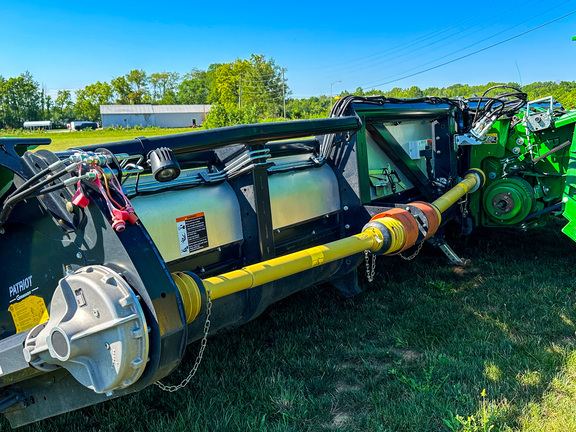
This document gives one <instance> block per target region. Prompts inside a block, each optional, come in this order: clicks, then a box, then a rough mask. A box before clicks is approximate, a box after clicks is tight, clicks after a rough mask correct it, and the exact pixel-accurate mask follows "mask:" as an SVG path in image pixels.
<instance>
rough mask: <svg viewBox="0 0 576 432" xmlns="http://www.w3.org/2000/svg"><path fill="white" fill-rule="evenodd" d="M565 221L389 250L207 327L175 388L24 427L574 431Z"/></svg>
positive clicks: (574, 361)
mask: <svg viewBox="0 0 576 432" xmlns="http://www.w3.org/2000/svg"><path fill="white" fill-rule="evenodd" d="M560 227H561V224H560V223H558V222H555V223H553V224H552V226H551V227H549V228H546V229H542V230H540V231H536V230H535V231H529V232H517V231H504V230H502V231H498V230H492V231H479V232H478V233H476V234H474V235H473V236H471V237H470V238H468V239H466V240H460V241H457V240H455V239H452V240H450V242H451V244H452V245H453V247H454V249H455V250H456V251H457V252H459V253H460V254H461V255H463V256H465V257H467V258H470V259H471V260H472V263H471V264H470V265H469V266H468V267H466V268H455V267H451V266H449V265H447V263H446V259H445V258H444V257H443V256H442V255H441V254H439V253H438V252H437V251H435V250H433V249H432V248H430V247H428V245H426V247H424V248H423V250H422V252H421V253H420V255H419V256H418V257H417V258H416V259H415V260H413V261H403V260H401V259H400V258H399V257H381V258H379V260H378V268H377V273H376V280H375V282H373V283H372V284H368V283H367V282H366V281H365V280H363V281H362V285H363V287H364V292H363V293H362V294H360V295H358V296H356V297H354V298H352V299H344V298H342V297H341V296H340V295H339V294H338V293H337V292H336V291H334V290H333V289H332V288H331V287H330V286H328V285H323V286H320V287H316V288H313V289H307V290H305V291H303V292H301V293H299V294H296V295H294V296H292V297H290V298H288V299H285V300H283V301H281V302H279V303H277V304H275V305H273V306H272V307H270V308H269V309H268V310H267V311H266V312H265V313H264V314H263V315H262V316H261V317H259V318H258V319H256V320H255V321H252V322H251V323H248V324H246V325H245V326H243V327H240V328H237V329H234V330H231V331H227V332H222V333H220V334H218V335H216V336H214V337H211V338H210V339H209V341H208V347H207V351H206V354H205V358H204V361H203V363H202V365H201V366H200V370H199V374H198V376H197V377H195V378H193V379H192V381H191V382H190V384H189V385H188V387H187V388H185V389H183V390H181V391H179V392H177V393H173V394H166V393H163V392H162V391H160V390H159V389H158V388H156V387H151V388H148V389H146V390H144V391H142V392H140V393H139V394H136V395H133V396H129V397H125V398H120V399H115V400H112V401H110V402H107V403H103V404H100V405H97V406H94V407H90V408H87V409H83V410H79V411H77V412H74V413H70V414H67V415H64V416H60V417H56V418H53V419H49V420H46V421H44V422H41V423H38V424H35V425H33V426H31V427H25V428H22V429H21V430H22V431H23V432H24V431H26V432H28V431H55V430H69V431H125V430H135V431H183V430H186V431H490V430H491V431H570V430H576V350H575V347H576V338H575V330H576V328H575V322H576V310H575V309H574V306H575V302H576V292H575V283H574V276H575V273H576V268H575V267H574V262H573V258H572V257H573V256H574V254H575V253H576V245H575V244H573V243H572V242H571V241H570V240H569V239H568V238H566V237H565V236H563V235H562V234H561V233H559V229H560ZM408 252H410V251H408ZM363 272H364V268H363V267H362V268H361V273H363ZM197 351H198V345H197V344H194V345H192V346H190V347H189V348H188V351H187V355H186V358H185V360H184V362H183V364H182V365H181V366H180V368H179V369H178V370H177V371H176V372H175V373H174V374H173V375H172V376H170V377H168V378H166V379H165V381H166V382H169V383H177V382H179V381H180V380H181V379H183V378H184V377H185V376H186V375H187V373H188V370H189V369H190V368H191V366H192V364H193V362H194V360H195V357H196V353H197ZM483 395H484V396H483ZM7 425H8V424H7V422H6V421H5V420H2V421H0V428H1V429H2V430H4V429H6V428H7V427H8V426H7Z"/></svg>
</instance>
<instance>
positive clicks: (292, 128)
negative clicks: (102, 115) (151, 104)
mask: <svg viewBox="0 0 576 432" xmlns="http://www.w3.org/2000/svg"><path fill="white" fill-rule="evenodd" d="M360 127H361V122H360V118H359V117H357V116H349V117H339V118H327V119H314V120H296V121H290V122H275V123H257V124H249V125H239V126H229V127H224V128H218V129H210V130H206V131H198V132H186V133H181V134H173V135H164V136H157V137H150V138H146V139H132V140H126V141H117V142H112V143H108V144H106V148H108V149H109V150H111V151H112V152H113V153H128V154H148V153H149V152H150V151H152V150H155V149H157V148H158V147H170V148H171V149H172V151H173V152H174V154H176V155H179V154H186V153H189V152H196V151H202V150H215V149H218V148H223V147H227V146H230V145H232V144H248V145H250V144H253V145H256V144H265V143H266V142H268V141H275V140H287V139H294V138H302V137H308V136H313V135H326V134H332V133H339V132H348V131H357V130H359V129H360ZM102 147H103V145H102V144H95V145H91V146H84V147H77V149H80V150H84V151H95V150H96V149H98V148H102ZM74 150H75V149H69V150H67V151H63V152H58V153H57V155H58V157H60V158H61V159H62V158H64V157H68V156H70V155H71V154H73V152H74Z"/></svg>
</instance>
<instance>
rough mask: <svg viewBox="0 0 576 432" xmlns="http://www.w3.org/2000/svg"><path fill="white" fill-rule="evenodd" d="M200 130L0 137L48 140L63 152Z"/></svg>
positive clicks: (52, 145)
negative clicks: (79, 147) (82, 146)
mask: <svg viewBox="0 0 576 432" xmlns="http://www.w3.org/2000/svg"><path fill="white" fill-rule="evenodd" d="M198 130H202V128H173V129H164V128H144V129H120V128H118V129H113V130H94V131H92V130H86V131H71V132H69V131H45V132H15V133H10V134H8V133H0V138H1V137H19V138H50V139H51V140H52V144H50V146H48V147H45V148H47V149H49V150H51V151H58V150H65V149H67V148H70V147H76V146H81V145H92V144H103V143H109V142H114V141H123V140H129V139H134V138H136V137H142V136H145V137H152V136H159V135H170V134H175V133H184V132H193V131H198Z"/></svg>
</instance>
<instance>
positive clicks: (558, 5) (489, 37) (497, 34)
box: [362, 0, 571, 87]
mask: <svg viewBox="0 0 576 432" xmlns="http://www.w3.org/2000/svg"><path fill="white" fill-rule="evenodd" d="M570 1H571V0H566V1H565V2H563V3H559V4H557V5H555V6H554V7H551V8H550V9H547V10H545V11H544V12H538V14H536V15H534V16H532V17H531V18H528V19H527V20H524V21H522V22H520V23H518V24H516V25H513V26H512V27H509V28H507V29H506V30H502V31H500V32H498V33H495V34H493V35H491V36H488V37H487V38H484V39H482V40H479V41H477V42H474V43H473V44H470V45H468V46H466V47H464V48H461V49H459V50H457V51H453V52H451V53H450V54H446V55H443V56H442V57H438V58H435V59H434V60H432V61H429V62H427V63H424V64H421V65H419V66H416V67H413V68H410V69H408V70H405V71H404V72H400V73H397V74H395V75H392V76H391V77H390V78H393V77H395V76H398V75H402V74H404V73H406V72H410V71H412V70H414V69H418V68H421V67H423V66H427V65H429V64H431V63H434V62H437V61H438V60H442V59H445V58H446V57H450V56H451V55H454V54H457V53H458V52H461V51H464V50H467V49H469V48H472V47H473V46H475V45H478V44H480V43H482V42H486V41H487V40H489V39H492V38H494V37H496V36H499V35H501V34H503V33H506V32H508V31H510V30H512V29H514V28H516V27H518V26H521V25H522V24H525V23H527V22H529V21H532V20H533V19H534V18H538V17H540V16H542V15H544V14H546V13H548V12H550V11H552V10H554V9H556V8H558V7H560V6H562V5H564V4H566V3H569V2H570ZM373 82H376V81H372V82H371V83H368V84H365V85H363V86H362V87H370V86H371V85H372V83H373Z"/></svg>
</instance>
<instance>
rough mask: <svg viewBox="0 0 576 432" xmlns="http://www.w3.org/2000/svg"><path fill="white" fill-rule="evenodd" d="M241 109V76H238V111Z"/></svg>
mask: <svg viewBox="0 0 576 432" xmlns="http://www.w3.org/2000/svg"><path fill="white" fill-rule="evenodd" d="M240 108H242V74H240V88H239V89H238V109H240Z"/></svg>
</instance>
